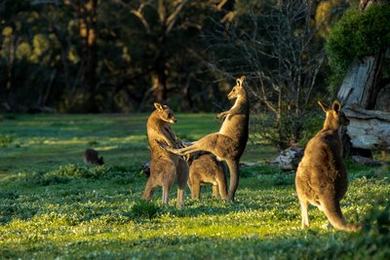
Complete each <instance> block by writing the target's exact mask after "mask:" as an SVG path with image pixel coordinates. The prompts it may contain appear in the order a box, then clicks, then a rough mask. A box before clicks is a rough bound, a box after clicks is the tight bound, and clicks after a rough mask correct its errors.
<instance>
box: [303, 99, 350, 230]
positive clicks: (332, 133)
mask: <svg viewBox="0 0 390 260" xmlns="http://www.w3.org/2000/svg"><path fill="white" fill-rule="evenodd" d="M319 105H320V106H321V107H322V109H323V110H324V112H325V113H326V118H325V121H324V124H323V127H322V129H321V130H320V131H319V132H318V133H317V134H316V135H315V136H314V137H313V138H312V139H311V140H310V141H309V142H308V144H307V146H306V149H305V153H304V156H303V158H302V160H301V162H300V163H299V166H298V169H297V173H296V179H295V183H296V190H297V194H298V198H299V201H300V204H301V213H302V226H303V227H305V226H308V225H309V220H308V216H307V204H308V203H310V204H313V205H315V206H317V207H318V208H319V209H320V210H322V211H323V212H324V213H325V215H326V217H327V218H328V220H329V222H330V223H331V224H332V226H333V227H334V228H336V229H339V230H345V231H355V230H357V229H358V226H355V225H350V224H347V222H346V221H345V219H344V216H343V214H342V211H341V208H340V200H341V199H342V198H343V197H344V195H345V193H346V191H347V187H348V178H347V172H346V169H345V166H344V163H343V159H342V142H341V139H340V136H339V128H340V126H342V125H347V124H348V121H347V120H346V118H345V116H344V114H343V113H342V112H341V111H340V110H341V105H340V103H338V102H337V101H335V102H334V103H333V105H332V108H327V107H326V106H325V105H324V104H323V103H321V102H319Z"/></svg>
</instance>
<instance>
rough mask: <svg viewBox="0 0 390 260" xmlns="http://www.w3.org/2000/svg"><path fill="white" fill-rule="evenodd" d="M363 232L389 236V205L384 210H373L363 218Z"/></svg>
mask: <svg viewBox="0 0 390 260" xmlns="http://www.w3.org/2000/svg"><path fill="white" fill-rule="evenodd" d="M364 222H365V225H364V231H365V232H368V233H371V234H376V235H389V236H390V205H387V206H386V207H385V208H384V209H378V208H375V209H373V210H372V211H371V212H370V213H369V214H368V215H367V216H366V218H365V221H364Z"/></svg>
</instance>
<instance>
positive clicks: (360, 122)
mask: <svg viewBox="0 0 390 260" xmlns="http://www.w3.org/2000/svg"><path fill="white" fill-rule="evenodd" d="M344 113H345V115H346V116H347V118H348V119H349V120H350V123H349V125H348V129H347V134H348V136H349V137H350V139H351V143H352V146H353V147H357V148H362V149H381V150H390V113H389V112H383V111H377V110H366V109H363V108H360V107H357V106H347V107H345V108H344Z"/></svg>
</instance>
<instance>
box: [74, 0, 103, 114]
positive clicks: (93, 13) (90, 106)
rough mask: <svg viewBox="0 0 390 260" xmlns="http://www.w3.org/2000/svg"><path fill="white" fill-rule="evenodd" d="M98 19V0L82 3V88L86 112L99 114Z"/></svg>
mask: <svg viewBox="0 0 390 260" xmlns="http://www.w3.org/2000/svg"><path fill="white" fill-rule="evenodd" d="M96 19H97V0H87V1H86V2H85V3H80V9H79V23H80V24H79V27H80V37H81V39H82V43H81V46H82V47H81V55H80V56H81V66H82V68H83V69H82V71H83V75H82V76H81V86H82V88H83V89H84V90H85V92H86V93H85V94H86V100H85V102H86V103H85V109H86V110H87V111H86V112H98V110H99V109H98V105H97V104H96V100H95V97H96V85H97V75H96V68H97V46H96V34H97V28H96Z"/></svg>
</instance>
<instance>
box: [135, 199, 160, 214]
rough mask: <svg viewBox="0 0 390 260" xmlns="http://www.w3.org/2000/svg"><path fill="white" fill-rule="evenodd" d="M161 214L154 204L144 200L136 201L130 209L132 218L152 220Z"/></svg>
mask: <svg viewBox="0 0 390 260" xmlns="http://www.w3.org/2000/svg"><path fill="white" fill-rule="evenodd" d="M160 213H161V209H160V207H159V206H157V205H156V204H155V203H154V202H149V201H145V200H139V201H137V202H136V203H135V204H134V206H133V207H132V208H131V215H132V217H134V218H141V219H145V218H146V219H153V218H155V217H157V216H158V215H159V214H160Z"/></svg>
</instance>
